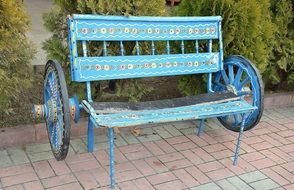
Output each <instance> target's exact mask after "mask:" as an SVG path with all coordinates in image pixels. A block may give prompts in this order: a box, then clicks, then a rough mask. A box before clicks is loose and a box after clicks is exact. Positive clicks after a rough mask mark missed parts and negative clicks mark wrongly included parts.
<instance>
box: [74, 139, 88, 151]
mask: <svg viewBox="0 0 294 190" xmlns="http://www.w3.org/2000/svg"><path fill="white" fill-rule="evenodd" d="M70 145H71V147H72V148H73V150H74V151H75V153H84V152H87V146H86V145H85V143H84V141H83V140H82V139H80V138H77V139H71V140H70Z"/></svg>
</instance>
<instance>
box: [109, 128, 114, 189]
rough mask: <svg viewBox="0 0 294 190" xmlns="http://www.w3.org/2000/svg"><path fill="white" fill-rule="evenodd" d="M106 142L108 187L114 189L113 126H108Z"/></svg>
mask: <svg viewBox="0 0 294 190" xmlns="http://www.w3.org/2000/svg"><path fill="white" fill-rule="evenodd" d="M108 143H109V162H110V163H109V170H110V187H111V188H112V189H114V186H115V177H114V132H113V128H108Z"/></svg>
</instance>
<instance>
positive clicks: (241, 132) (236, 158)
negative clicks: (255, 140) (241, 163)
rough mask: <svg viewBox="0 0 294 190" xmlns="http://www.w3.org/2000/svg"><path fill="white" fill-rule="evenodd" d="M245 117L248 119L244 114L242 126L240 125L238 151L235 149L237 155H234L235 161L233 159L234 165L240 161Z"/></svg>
mask: <svg viewBox="0 0 294 190" xmlns="http://www.w3.org/2000/svg"><path fill="white" fill-rule="evenodd" d="M245 119H246V118H245V116H243V118H242V123H241V127H240V132H239V135H238V140H237V146H236V151H235V155H234V161H233V165H234V166H236V165H237V161H238V156H239V152H240V144H241V136H242V134H243V131H244V124H245Z"/></svg>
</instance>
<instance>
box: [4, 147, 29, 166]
mask: <svg viewBox="0 0 294 190" xmlns="http://www.w3.org/2000/svg"><path fill="white" fill-rule="evenodd" d="M7 151H8V154H9V155H10V158H11V160H12V161H13V163H14V164H15V165H18V164H25V163H29V162H30V161H29V159H28V157H27V155H26V153H25V151H24V150H23V149H21V148H9V149H7Z"/></svg>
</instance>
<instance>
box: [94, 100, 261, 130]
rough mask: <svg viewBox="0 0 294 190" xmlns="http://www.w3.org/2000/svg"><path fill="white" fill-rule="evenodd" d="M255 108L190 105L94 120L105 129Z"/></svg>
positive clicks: (243, 103) (235, 103)
mask: <svg viewBox="0 0 294 190" xmlns="http://www.w3.org/2000/svg"><path fill="white" fill-rule="evenodd" d="M256 108H257V107H255V106H252V105H250V104H248V103H247V102H246V101H244V100H240V101H233V102H226V103H220V104H205V105H192V106H184V107H176V108H166V109H159V110H144V111H131V112H122V113H116V114H109V115H103V114H100V115H96V116H95V117H94V118H95V120H96V122H97V123H98V125H100V126H107V127H125V126H135V125H142V124H148V123H164V122H173V121H180V120H193V119H205V118H210V117H218V116H220V115H230V114H236V113H246V112H251V111H253V110H255V109H256Z"/></svg>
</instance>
